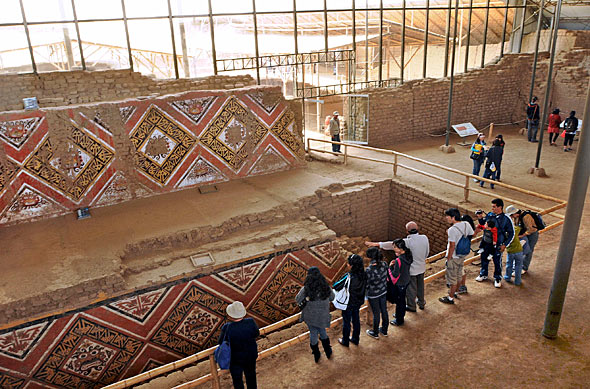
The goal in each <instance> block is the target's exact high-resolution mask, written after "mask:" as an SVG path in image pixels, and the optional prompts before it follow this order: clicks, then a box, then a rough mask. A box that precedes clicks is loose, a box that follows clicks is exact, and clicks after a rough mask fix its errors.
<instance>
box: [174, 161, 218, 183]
mask: <svg viewBox="0 0 590 389" xmlns="http://www.w3.org/2000/svg"><path fill="white" fill-rule="evenodd" d="M227 180H228V178H227V177H226V176H225V175H224V174H223V173H221V171H219V169H218V168H216V167H215V166H214V165H212V164H210V163H209V162H207V160H205V159H204V158H202V157H199V158H197V159H196V161H195V162H194V164H193V165H192V166H191V167H190V168H188V169H187V171H186V173H185V175H184V176H183V177H182V178H181V179H180V182H179V183H178V185H177V186H178V187H179V188H183V187H187V186H195V185H198V184H205V183H214V182H219V181H227Z"/></svg>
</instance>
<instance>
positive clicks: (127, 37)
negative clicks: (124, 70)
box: [121, 0, 133, 71]
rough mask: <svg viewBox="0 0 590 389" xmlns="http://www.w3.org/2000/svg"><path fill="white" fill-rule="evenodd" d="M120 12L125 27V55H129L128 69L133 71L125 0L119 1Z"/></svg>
mask: <svg viewBox="0 0 590 389" xmlns="http://www.w3.org/2000/svg"><path fill="white" fill-rule="evenodd" d="M121 11H123V25H124V26H125V41H126V42H127V54H128V55H129V69H131V71H133V54H132V53H131V41H130V40H129V25H128V23H127V10H126V9H125V0H121Z"/></svg>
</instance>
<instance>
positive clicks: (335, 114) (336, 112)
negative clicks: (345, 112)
mask: <svg viewBox="0 0 590 389" xmlns="http://www.w3.org/2000/svg"><path fill="white" fill-rule="evenodd" d="M332 115H334V116H340V114H339V113H338V111H334V113H333V114H332Z"/></svg>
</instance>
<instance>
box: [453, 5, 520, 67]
mask: <svg viewBox="0 0 590 389" xmlns="http://www.w3.org/2000/svg"><path fill="white" fill-rule="evenodd" d="M525 1H526V0H525ZM472 7H473V0H469V17H468V20H467V42H466V45H465V69H464V70H463V71H464V72H467V67H468V66H469V45H470V44H471V15H472V14H473V8H472Z"/></svg>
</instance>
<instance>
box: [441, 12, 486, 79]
mask: <svg viewBox="0 0 590 389" xmlns="http://www.w3.org/2000/svg"><path fill="white" fill-rule="evenodd" d="M489 1H490V0H488V2H489ZM451 2H452V0H449V3H448V6H447V25H446V27H445V58H444V61H445V65H444V72H443V76H444V77H446V76H447V74H448V71H449V36H450V35H451Z"/></svg>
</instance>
